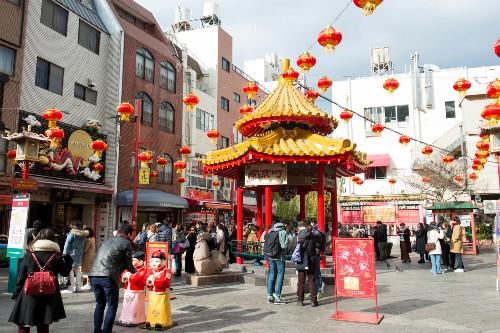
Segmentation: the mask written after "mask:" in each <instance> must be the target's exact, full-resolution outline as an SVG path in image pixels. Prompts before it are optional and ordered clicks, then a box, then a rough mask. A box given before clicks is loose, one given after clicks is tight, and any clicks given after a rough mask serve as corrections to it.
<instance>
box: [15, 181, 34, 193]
mask: <svg viewBox="0 0 500 333" xmlns="http://www.w3.org/2000/svg"><path fill="white" fill-rule="evenodd" d="M12 187H13V188H15V189H16V190H26V191H29V190H36V189H38V182H37V181H36V180H34V179H29V178H27V179H22V178H20V179H17V178H16V179H13V180H12Z"/></svg>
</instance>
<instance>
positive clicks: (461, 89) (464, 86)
mask: <svg viewBox="0 0 500 333" xmlns="http://www.w3.org/2000/svg"><path fill="white" fill-rule="evenodd" d="M470 87H471V83H470V81H469V80H466V79H465V78H463V77H461V78H459V79H458V80H457V81H456V82H455V83H454V84H453V89H455V90H456V91H458V93H459V94H460V95H461V96H465V94H466V93H467V90H469V89H470Z"/></svg>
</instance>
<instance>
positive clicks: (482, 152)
mask: <svg viewBox="0 0 500 333" xmlns="http://www.w3.org/2000/svg"><path fill="white" fill-rule="evenodd" d="M474 156H476V157H477V158H488V157H490V153H489V152H488V151H487V150H479V151H477V152H476V154H475V155H474Z"/></svg>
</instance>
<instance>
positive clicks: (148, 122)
mask: <svg viewBox="0 0 500 333" xmlns="http://www.w3.org/2000/svg"><path fill="white" fill-rule="evenodd" d="M135 98H137V99H140V100H142V112H141V124H143V125H144V126H149V127H151V126H153V101H152V100H151V97H149V96H148V94H146V93H145V92H142V91H140V92H138V93H137V95H136V96H135Z"/></svg>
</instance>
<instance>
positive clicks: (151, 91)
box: [109, 0, 188, 228]
mask: <svg viewBox="0 0 500 333" xmlns="http://www.w3.org/2000/svg"><path fill="white" fill-rule="evenodd" d="M109 2H110V4H111V5H112V8H113V12H114V13H115V15H116V17H117V18H118V21H119V24H120V25H121V27H122V32H123V60H122V66H123V68H122V71H123V76H122V79H121V81H120V88H121V91H122V98H121V99H122V101H128V102H130V103H131V104H134V101H135V100H141V101H142V111H141V116H140V119H139V120H138V121H140V122H141V124H140V138H139V139H138V140H139V141H138V142H139V144H140V149H141V150H148V151H151V152H152V153H153V155H154V158H153V160H152V163H150V168H151V169H152V170H157V171H158V177H157V178H156V179H152V178H151V179H150V181H149V182H150V183H149V184H146V185H139V189H138V216H137V223H138V225H137V227H138V228H140V227H141V225H142V224H143V223H144V222H145V221H159V222H161V221H164V220H172V221H173V222H176V221H178V220H179V219H180V218H181V211H182V208H187V206H188V205H187V201H186V200H185V199H183V198H181V197H180V196H179V194H180V187H179V184H178V182H177V177H176V176H175V173H174V170H173V164H174V162H175V161H176V160H178V159H180V157H181V155H180V153H179V148H180V147H181V136H182V127H181V122H182V117H183V115H182V96H183V91H182V65H181V59H182V58H181V54H179V53H178V52H177V49H176V48H174V47H173V44H172V43H171V42H170V41H168V40H167V39H166V37H165V35H164V34H163V32H162V30H161V28H160V25H159V24H158V22H157V21H156V19H155V18H154V16H153V15H152V14H151V13H150V12H149V11H147V10H146V9H145V8H143V7H141V6H140V5H138V4H137V3H136V2H135V1H132V0H110V1H109ZM135 140H137V138H136V131H135V124H134V123H122V124H121V127H120V147H119V155H120V159H119V163H118V168H117V170H118V184H117V188H118V194H117V205H118V207H119V219H120V220H122V221H123V220H131V212H132V210H131V206H132V197H133V195H132V191H133V186H134V185H133V181H134V174H133V170H134V161H135V156H134V155H133V154H134V143H135ZM158 157H164V158H165V159H167V161H168V163H167V165H166V166H165V167H164V168H161V167H159V166H158V165H157V163H156V160H157V158H158Z"/></svg>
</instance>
